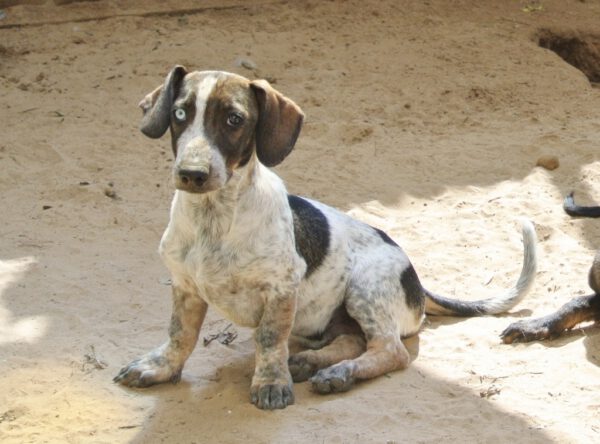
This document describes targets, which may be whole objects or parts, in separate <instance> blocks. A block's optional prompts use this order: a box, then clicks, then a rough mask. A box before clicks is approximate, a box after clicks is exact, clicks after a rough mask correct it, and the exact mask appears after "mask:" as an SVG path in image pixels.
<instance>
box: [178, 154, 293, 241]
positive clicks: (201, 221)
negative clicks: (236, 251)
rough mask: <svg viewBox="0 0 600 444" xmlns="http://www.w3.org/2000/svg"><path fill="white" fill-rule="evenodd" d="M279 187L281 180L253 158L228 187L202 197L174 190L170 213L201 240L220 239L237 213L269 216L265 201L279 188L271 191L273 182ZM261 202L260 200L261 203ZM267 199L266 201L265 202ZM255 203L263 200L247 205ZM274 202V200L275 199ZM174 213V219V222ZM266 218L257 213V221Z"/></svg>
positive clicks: (237, 173)
mask: <svg viewBox="0 0 600 444" xmlns="http://www.w3.org/2000/svg"><path fill="white" fill-rule="evenodd" d="M274 179H275V182H279V183H281V180H280V179H279V178H278V177H277V176H276V175H275V174H274V173H272V172H271V171H269V169H268V168H267V167H265V166H264V165H262V164H261V163H260V162H259V160H258V158H257V157H256V155H255V154H254V155H253V156H252V158H251V159H250V161H249V162H248V163H247V164H246V165H244V166H243V167H240V168H236V169H234V171H233V173H232V175H231V177H230V178H229V180H228V181H227V184H226V185H225V186H224V187H222V188H220V189H218V190H215V191H211V192H208V193H203V194H194V193H188V192H185V191H181V190H177V191H176V192H175V197H174V200H173V206H172V209H171V219H172V220H173V219H177V220H178V221H186V222H187V223H188V224H190V226H193V227H197V229H199V230H200V231H201V232H200V233H198V234H199V235H202V236H208V237H212V238H215V239H217V238H222V237H223V236H224V235H225V234H226V233H228V232H229V231H230V229H231V226H232V223H233V222H234V219H235V217H236V213H237V212H240V211H246V210H247V209H249V208H253V209H254V211H256V209H257V208H259V209H264V210H266V211H267V212H268V208H264V206H265V205H268V203H269V202H268V201H269V200H270V197H269V196H271V195H272V194H273V190H274V189H276V188H281V189H283V190H284V191H285V188H284V187H283V185H282V186H281V187H278V186H277V187H273V180H274ZM261 198H263V199H261ZM264 198H266V199H264ZM255 199H261V200H265V202H260V203H259V204H258V205H256V204H254V205H253V204H250V205H249V204H248V203H247V202H248V201H252V200H255ZM276 200H277V199H276ZM174 212H177V213H178V214H177V218H174ZM263 215H264V216H266V213H264V212H261V211H260V210H259V212H258V213H257V214H256V215H255V217H256V218H260V217H261V216H263Z"/></svg>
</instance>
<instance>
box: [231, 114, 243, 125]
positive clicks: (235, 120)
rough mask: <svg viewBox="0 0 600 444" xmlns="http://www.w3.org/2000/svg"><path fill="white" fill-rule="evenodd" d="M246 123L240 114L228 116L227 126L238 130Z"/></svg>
mask: <svg viewBox="0 0 600 444" xmlns="http://www.w3.org/2000/svg"><path fill="white" fill-rule="evenodd" d="M242 123H244V117H243V116H242V115H241V114H240V113H230V114H229V116H227V125H229V126H232V127H234V128H237V127H238V126H240V125H241V124H242Z"/></svg>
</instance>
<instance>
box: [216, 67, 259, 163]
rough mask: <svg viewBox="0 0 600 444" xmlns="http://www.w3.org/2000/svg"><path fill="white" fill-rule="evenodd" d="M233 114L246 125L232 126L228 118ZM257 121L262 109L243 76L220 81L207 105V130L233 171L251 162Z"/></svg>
mask: <svg viewBox="0 0 600 444" xmlns="http://www.w3.org/2000/svg"><path fill="white" fill-rule="evenodd" d="M232 113H235V114H237V115H239V116H241V117H242V118H243V123H242V124H240V125H239V126H232V125H230V124H229V123H228V118H229V116H230V115H231V114H232ZM257 120H258V109H257V106H256V101H255V100H254V97H253V94H252V91H251V90H250V86H249V83H248V81H247V80H246V79H243V78H241V77H240V78H238V77H227V78H225V79H219V80H218V81H217V84H216V85H215V87H214V89H213V91H212V92H211V94H210V96H209V97H208V101H207V103H206V111H205V113H204V128H205V129H206V133H207V137H208V138H209V139H210V140H211V141H212V142H213V144H214V146H217V147H218V148H219V150H220V151H221V154H222V155H223V158H224V159H225V162H226V166H227V169H228V170H229V171H231V170H233V169H234V168H236V167H238V166H243V165H245V164H246V163H247V162H248V160H249V159H250V156H251V155H252V151H253V149H254V128H255V126H256V122H257Z"/></svg>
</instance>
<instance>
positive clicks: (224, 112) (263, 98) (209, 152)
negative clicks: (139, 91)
mask: <svg viewBox="0 0 600 444" xmlns="http://www.w3.org/2000/svg"><path fill="white" fill-rule="evenodd" d="M140 106H141V107H142V109H143V111H144V117H143V121H142V128H141V130H142V132H143V133H144V134H146V135H147V136H149V137H152V138H158V137H161V136H162V135H163V134H164V133H165V132H166V131H167V129H168V128H170V130H171V138H172V146H173V152H174V154H175V164H174V167H173V178H174V181H175V186H176V188H177V190H176V191H175V196H174V198H173V202H172V206H171V219H170V222H169V225H168V226H167V229H166V231H165V233H164V235H163V237H162V240H161V243H160V249H159V250H160V254H161V256H162V258H163V260H164V262H165V264H166V266H167V267H168V268H169V270H170V272H171V274H172V289H173V314H172V318H171V325H170V328H169V339H168V340H167V342H166V343H165V344H163V345H162V346H160V347H158V348H157V349H155V350H153V351H151V352H150V353H148V354H146V355H144V356H142V357H141V358H140V359H137V360H135V361H133V362H132V363H130V364H129V365H128V366H126V367H125V368H123V369H122V370H121V372H120V373H119V375H118V376H117V377H115V381H118V382H121V383H123V384H125V385H129V386H132V387H145V386H149V385H152V384H157V383H160V382H165V381H173V382H176V381H178V380H179V379H180V377H181V371H182V368H183V365H184V363H185V361H186V359H187V358H188V356H189V355H190V353H191V352H192V350H193V349H194V347H195V345H196V341H197V339H198V334H199V331H200V327H201V326H202V322H203V320H204V316H205V314H206V310H207V308H208V306H209V305H210V306H212V307H214V308H216V309H217V310H219V312H220V313H221V314H222V315H223V316H225V317H226V318H228V319H230V320H232V321H233V322H236V323H237V324H240V325H243V326H246V327H252V328H254V329H255V340H256V368H255V371H254V376H253V378H252V385H251V400H252V402H253V403H254V404H256V405H257V406H258V407H259V408H263V409H276V408H284V407H286V406H287V405H289V404H292V403H293V402H294V395H293V391H292V380H293V381H303V380H307V379H310V381H311V383H312V387H313V389H314V390H316V391H317V392H320V393H329V392H337V391H344V390H347V389H349V388H350V387H351V386H352V384H353V382H354V381H355V380H357V379H366V378H373V377H375V376H378V375H381V374H383V373H386V372H390V371H393V370H396V369H402V368H405V367H406V366H407V365H408V364H409V361H410V357H409V354H408V352H407V350H406V348H405V347H404V345H403V343H402V340H401V339H402V337H405V336H410V335H414V334H416V333H417V332H418V331H419V328H420V326H421V323H422V321H423V318H424V313H425V312H427V313H430V314H441V315H457V316H476V315H487V314H495V313H500V312H504V311H506V310H508V309H510V308H511V307H513V306H514V305H516V304H517V303H518V302H519V301H520V300H521V299H522V297H523V296H524V295H525V294H526V292H527V290H528V289H529V287H530V285H531V283H532V282H533V279H534V274H535V268H536V258H535V243H536V239H535V232H534V229H533V226H532V225H531V223H530V222H524V224H523V242H524V255H525V258H524V264H523V269H522V271H521V275H520V277H519V280H518V282H517V283H516V285H515V286H514V287H513V288H512V289H510V290H509V291H508V292H507V293H506V294H505V295H503V296H499V297H497V298H491V299H486V300H481V301H473V302H464V301H458V300H453V299H447V298H444V297H441V296H437V295H434V294H432V293H431V292H429V291H427V290H425V289H424V288H423V287H422V286H421V284H420V282H419V279H418V277H417V274H416V273H415V270H414V269H413V267H412V265H411V263H410V261H409V259H408V257H407V256H406V254H405V253H404V251H402V249H401V248H400V247H399V246H398V245H397V244H396V243H394V241H392V239H390V237H389V236H387V235H386V234H385V233H383V232H382V231H380V230H377V229H375V228H373V227H371V226H369V225H367V224H365V223H362V222H359V221H356V220H354V219H352V218H350V217H349V216H347V215H345V214H343V213H341V212H339V211H337V210H335V209H333V208H331V207H328V206H326V205H323V204H321V203H319V202H315V201H312V200H309V199H305V198H301V197H297V196H292V195H288V193H287V191H286V188H285V186H284V184H283V182H282V181H281V179H280V178H279V177H278V176H276V175H275V174H274V173H273V172H271V171H270V170H269V169H268V168H267V167H270V166H274V165H277V164H279V163H280V162H281V161H283V159H284V158H285V157H286V156H287V155H288V154H289V153H290V151H291V150H292V148H293V147H294V144H295V142H296V139H297V137H298V134H299V133H300V128H301V126H302V121H303V114H302V111H301V110H300V108H299V107H298V106H297V105H296V104H295V103H294V102H292V101H291V100H290V99H288V98H286V97H284V96H283V95H281V94H280V93H279V92H277V91H275V90H274V89H273V88H272V87H271V86H270V85H269V84H268V83H267V82H266V81H264V80H258V81H250V80H248V79H245V78H243V77H240V76H238V75H235V74H230V73H225V72H216V71H204V72H189V73H188V72H187V71H186V69H185V68H184V67H182V66H176V67H175V68H174V69H173V70H172V71H171V72H170V73H169V75H168V76H167V78H166V81H165V82H164V84H163V85H162V86H160V87H159V88H157V89H156V90H154V91H153V92H152V93H150V94H148V96H146V97H145V98H144V100H142V102H141V103H140ZM291 336H293V337H295V338H300V339H301V340H302V341H303V343H304V344H306V345H307V347H308V348H309V349H307V350H305V351H302V352H300V353H298V354H296V355H293V356H291V357H290V356H289V352H288V340H289V339H290V337H291Z"/></svg>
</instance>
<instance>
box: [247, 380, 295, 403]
mask: <svg viewBox="0 0 600 444" xmlns="http://www.w3.org/2000/svg"><path fill="white" fill-rule="evenodd" d="M250 399H251V401H252V404H254V405H255V406H256V407H258V408H259V409H264V410H274V409H283V408H286V407H287V406H288V405H292V404H293V403H294V391H293V389H292V384H291V383H287V384H256V385H254V384H253V385H252V388H251V389H250Z"/></svg>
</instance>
